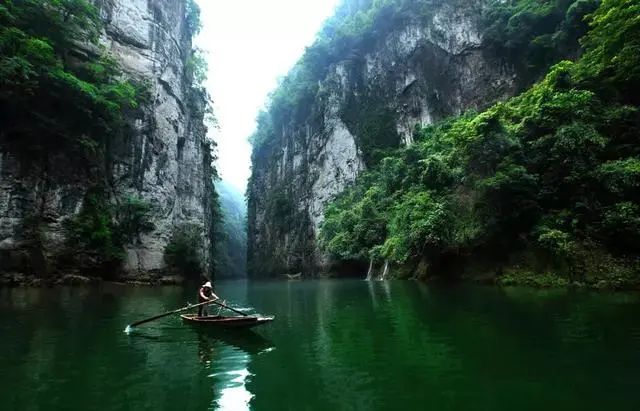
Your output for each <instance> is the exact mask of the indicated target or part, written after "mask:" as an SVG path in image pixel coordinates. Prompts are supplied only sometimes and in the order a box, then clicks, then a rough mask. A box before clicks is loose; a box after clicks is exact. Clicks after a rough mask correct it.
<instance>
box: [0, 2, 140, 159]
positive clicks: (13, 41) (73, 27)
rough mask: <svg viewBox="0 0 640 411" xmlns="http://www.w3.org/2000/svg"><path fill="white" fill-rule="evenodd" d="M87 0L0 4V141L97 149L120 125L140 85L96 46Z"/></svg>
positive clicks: (93, 18)
mask: <svg viewBox="0 0 640 411" xmlns="http://www.w3.org/2000/svg"><path fill="white" fill-rule="evenodd" d="M99 30H100V21H99V18H98V15H97V11H96V9H95V7H94V6H93V5H92V4H91V3H90V2H88V1H86V0H7V1H3V2H2V4H0V122H1V123H2V124H3V127H2V131H1V132H0V142H1V143H4V144H16V145H19V146H21V147H25V148H28V150H30V151H33V150H38V149H52V148H55V149H61V148H63V147H64V148H65V149H81V152H82V153H84V154H88V155H89V157H90V155H94V154H95V153H96V152H97V151H99V150H100V148H101V147H102V146H103V145H104V144H105V143H106V140H107V138H108V137H109V136H112V135H113V134H116V133H118V132H120V131H121V130H122V127H123V122H122V113H123V111H124V110H126V109H128V108H132V107H135V106H136V105H137V104H138V102H137V100H136V96H137V89H136V86H134V85H133V84H132V83H130V82H128V81H127V80H125V79H122V78H121V77H120V71H119V70H118V67H117V65H116V63H115V61H114V60H113V59H112V58H111V57H110V56H109V55H108V53H107V52H106V51H105V50H104V49H103V48H102V47H100V46H99V45H98V34H99Z"/></svg>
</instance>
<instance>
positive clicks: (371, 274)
mask: <svg viewBox="0 0 640 411" xmlns="http://www.w3.org/2000/svg"><path fill="white" fill-rule="evenodd" d="M372 279H373V258H372V259H370V260H369V270H368V271H367V281H371V280H372Z"/></svg>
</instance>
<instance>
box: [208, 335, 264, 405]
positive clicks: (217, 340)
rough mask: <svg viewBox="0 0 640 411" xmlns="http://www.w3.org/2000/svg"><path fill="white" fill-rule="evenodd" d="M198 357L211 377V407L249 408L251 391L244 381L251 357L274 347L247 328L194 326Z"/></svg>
mask: <svg viewBox="0 0 640 411" xmlns="http://www.w3.org/2000/svg"><path fill="white" fill-rule="evenodd" d="M196 333H197V338H198V358H199V360H200V362H201V363H202V366H203V367H204V368H205V369H207V370H208V371H209V374H208V378H210V379H211V380H212V387H213V401H212V405H211V409H212V410H234V411H235V410H238V411H242V410H248V409H249V403H250V402H251V400H252V398H253V397H254V395H253V394H252V393H251V392H250V391H249V390H248V388H247V382H248V381H249V379H250V378H251V377H252V376H253V374H252V373H250V372H249V370H248V368H249V365H250V363H251V360H252V358H253V357H255V356H257V355H260V354H261V353H266V352H269V351H271V350H273V349H274V348H275V347H274V346H273V344H272V343H271V342H270V341H269V340H267V339H265V338H263V337H261V336H260V335H258V334H255V333H253V332H252V331H250V330H206V329H197V330H196Z"/></svg>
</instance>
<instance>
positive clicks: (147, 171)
mask: <svg viewBox="0 0 640 411" xmlns="http://www.w3.org/2000/svg"><path fill="white" fill-rule="evenodd" d="M13 3H15V4H14V5H11V2H9V4H7V7H9V9H8V10H9V12H8V13H14V14H15V15H16V16H21V15H20V14H18V13H21V10H23V9H24V8H25V7H32V8H33V7H36V8H33V10H35V13H41V14H42V18H45V17H46V18H47V19H48V20H47V21H49V23H50V22H53V21H57V20H58V19H59V18H61V16H68V17H65V18H69V19H70V20H69V21H73V19H74V18H76V17H74V16H78V15H81V14H80V13H85V15H86V16H89V17H88V19H89V20H88V21H90V23H87V22H84V23H83V24H84V27H85V30H86V27H98V29H99V31H98V32H97V33H96V34H97V36H98V39H99V40H98V41H97V42H91V41H89V39H90V37H89V36H88V34H87V33H86V31H79V32H77V33H76V34H75V35H76V36H77V37H76V38H75V39H72V40H75V42H74V45H73V47H72V48H64V47H60V48H59V47H58V45H57V44H56V43H55V42H53V41H54V40H55V39H56V37H55V36H59V35H60V33H64V30H65V25H64V24H63V25H62V26H61V27H60V28H57V27H53V26H51V24H49V26H51V32H52V33H53V34H51V37H50V38H51V39H53V40H50V41H49V42H50V44H53V49H54V52H55V58H56V59H57V60H58V61H59V62H58V63H55V65H56V66H55V67H64V68H65V70H67V72H71V71H73V72H74V73H76V75H77V76H78V79H77V80H76V79H75V77H73V76H72V75H70V74H64V73H62V74H61V75H60V77H61V78H62V80H64V81H67V80H68V81H74V82H75V83H73V84H77V86H78V87H79V89H78V90H79V91H82V92H84V93H87V94H89V95H90V93H94V91H95V90H94V89H93V88H92V86H91V84H90V83H87V82H85V80H86V79H89V78H90V77H89V76H88V75H87V74H85V73H87V72H88V71H87V70H93V74H92V75H93V76H94V77H97V76H103V75H104V72H103V71H101V70H103V68H101V67H104V66H101V65H100V64H101V63H100V62H102V61H106V60H105V59H107V60H109V59H111V60H113V66H114V67H115V66H117V67H118V69H117V70H118V71H120V72H121V73H122V74H121V75H120V76H121V77H124V78H126V79H128V81H129V82H130V84H136V85H137V86H139V89H140V90H141V91H140V92H139V93H138V97H136V98H137V102H135V104H134V105H133V106H132V107H131V108H130V109H127V110H124V111H122V112H121V113H119V114H118V115H117V116H116V117H117V119H123V120H124V121H123V122H122V123H121V124H122V126H120V125H119V126H118V130H122V132H120V131H117V130H115V129H112V131H111V132H108V131H96V132H93V133H91V134H85V136H84V137H82V138H80V140H79V141H80V143H81V144H79V145H78V144H76V142H75V141H76V140H74V141H72V136H70V135H68V134H67V135H64V134H63V135H62V136H60V138H59V139H58V136H55V138H56V139H55V140H54V139H50V140H48V141H46V142H45V143H40V142H38V143H26V142H27V141H30V140H25V139H24V136H22V135H21V134H20V133H21V132H20V129H19V127H22V126H21V124H24V123H26V121H22V120H21V119H22V118H23V117H24V116H28V114H29V112H27V111H25V110H26V109H25V110H23V111H20V112H18V114H11V115H10V114H6V115H8V116H10V117H8V118H3V119H2V121H3V124H5V125H8V126H9V127H7V128H5V126H4V125H3V128H5V132H4V133H2V134H1V135H0V258H1V263H2V267H1V269H2V270H9V271H21V272H25V273H27V274H36V275H40V276H46V275H47V273H53V272H56V271H65V272H66V271H69V270H75V269H80V270H83V269H87V270H88V272H89V273H90V274H96V271H95V270H96V268H99V269H100V270H104V271H105V272H104V273H103V275H105V276H115V275H119V271H120V261H122V262H123V263H124V264H123V268H124V271H125V272H126V273H128V274H129V275H133V276H137V275H140V274H148V273H154V272H158V271H159V270H162V269H163V268H164V267H165V261H164V250H165V247H166V246H167V244H168V243H169V242H170V240H171V238H172V236H173V235H174V232H175V231H176V230H178V229H180V228H181V227H184V226H187V225H188V226H194V227H197V230H198V243H197V244H196V246H197V247H198V248H199V250H200V253H201V255H202V256H203V264H204V268H205V270H206V267H208V266H209V261H210V258H211V255H212V249H213V246H212V241H213V238H212V214H213V203H212V201H213V186H212V184H211V176H212V174H213V172H212V165H211V161H212V160H211V154H210V147H209V143H208V142H207V140H206V127H205V125H204V116H205V110H206V99H205V95H204V94H203V92H202V91H201V90H200V89H199V88H198V87H197V86H194V84H193V77H194V73H193V71H194V70H195V69H196V68H194V61H195V60H194V56H193V51H192V44H191V41H192V36H193V35H194V34H195V32H196V31H197V13H198V10H197V8H196V7H195V5H194V3H193V2H192V1H191V0H180V1H175V0H132V1H129V0H127V1H124V0H96V1H95V2H94V4H95V7H96V8H95V9H93V8H91V7H90V6H89V5H87V2H85V1H81V0H75V1H73V2H63V3H60V2H55V5H53V3H54V2H52V3H51V4H48V5H47V4H44V3H47V2H44V3H38V2H35V3H34V2H13ZM34 4H35V6H33V5H34ZM3 7H4V6H3ZM58 7H69V9H67V10H60V9H58ZM94 10H95V12H94ZM94 13H97V20H98V23H97V25H95V24H94V23H91V20H92V19H93V16H94ZM32 14H33V13H32ZM2 16H3V18H4V17H5V16H9V17H7V18H11V19H13V20H10V21H18V22H20V21H26V22H27V23H25V24H26V26H25V27H23V28H22V30H23V31H24V32H25V33H31V32H34V36H43V35H47V33H44V34H43V33H38V32H37V31H38V30H46V29H48V28H49V27H44V26H42V25H41V26H38V25H37V23H35V22H34V23H33V25H31V26H29V24H31V23H29V18H31V17H30V16H28V15H24V16H22V17H19V18H20V19H22V20H20V19H19V20H15V18H14V17H13V16H12V15H11V14H2ZM37 17H38V16H37V15H36V16H35V17H34V18H37ZM67 26H68V24H67ZM54 30H58V31H57V32H56V31H54ZM3 52H5V49H3ZM6 52H7V53H10V52H11V51H6ZM96 55H97V56H98V57H95V56H96ZM101 56H102V57H101ZM27 57H29V56H27ZM87 59H88V60H89V61H90V62H91V64H90V65H87V66H86V67H85V66H84V65H83V61H86V60H87ZM7 61H10V60H7ZM37 63H40V61H37ZM52 64H54V63H52ZM55 70H58V71H57V72H59V69H55ZM83 70H84V71H83ZM54 73H56V71H54ZM63 76H66V77H63ZM83 76H84V77H83ZM42 78H43V79H46V78H51V76H49V77H42ZM43 81H44V80H43ZM87 81H88V80H87ZM106 90H107V92H108V93H112V94H110V95H114V94H113V93H115V92H119V91H118V90H115V89H114V90H109V89H106ZM3 91H4V90H3ZM44 92H47V91H46V90H43V93H44ZM26 94H27V93H23V95H26ZM50 94H51V93H50ZM3 95H4V94H3ZM92 98H93V97H92ZM51 99H52V101H54V103H53V104H60V103H59V101H60V96H56V95H54V94H51ZM3 104H6V105H3V108H5V107H9V108H11V107H18V106H17V105H16V103H15V101H14V102H11V101H7V102H3ZM72 106H73V105H72V104H70V105H68V106H66V107H64V106H61V107H58V108H57V110H58V111H57V112H58V113H59V115H60V118H63V117H64V115H65V112H67V111H71V109H72ZM73 109H76V110H78V111H79V112H80V114H76V115H77V122H78V123H79V122H80V121H82V119H83V118H84V117H83V116H84V115H85V113H86V112H82V109H83V107H73ZM110 109H114V107H113V106H111V107H110ZM34 111H35V109H34ZM3 114H5V112H3ZM123 116H124V118H123ZM27 120H28V119H27ZM21 121H22V122H21ZM31 121H32V124H36V125H37V124H39V123H38V122H39V121H41V120H39V119H38V117H37V116H34V118H32V119H31ZM54 121H55V120H54ZM13 126H15V127H14V128H12V127H13ZM116 131H117V132H116ZM27 137H29V136H28V135H27ZM36 137H37V136H36ZM34 138H35V137H34ZM72 147H73V149H72ZM125 220H126V221H125ZM116 232H118V235H117V236H116V234H115V233H116ZM116 237H117V238H116ZM123 249H124V250H123ZM105 250H107V251H108V252H105ZM111 252H112V254H113V255H112V256H106V255H105V254H109V253H111ZM106 260H109V261H106ZM111 260H113V261H115V262H116V263H117V264H115V265H114V264H105V263H109V262H110V261H111Z"/></svg>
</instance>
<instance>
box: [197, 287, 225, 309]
mask: <svg viewBox="0 0 640 411" xmlns="http://www.w3.org/2000/svg"><path fill="white" fill-rule="evenodd" d="M219 299H220V297H218V296H217V295H216V293H214V292H213V287H212V286H211V281H207V282H206V283H204V284H203V285H202V287H200V290H199V291H198V303H203V302H205V301H212V300H219ZM206 307H207V306H205V305H201V306H200V307H198V317H206V316H207V315H209V314H208V312H207V308H206Z"/></svg>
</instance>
